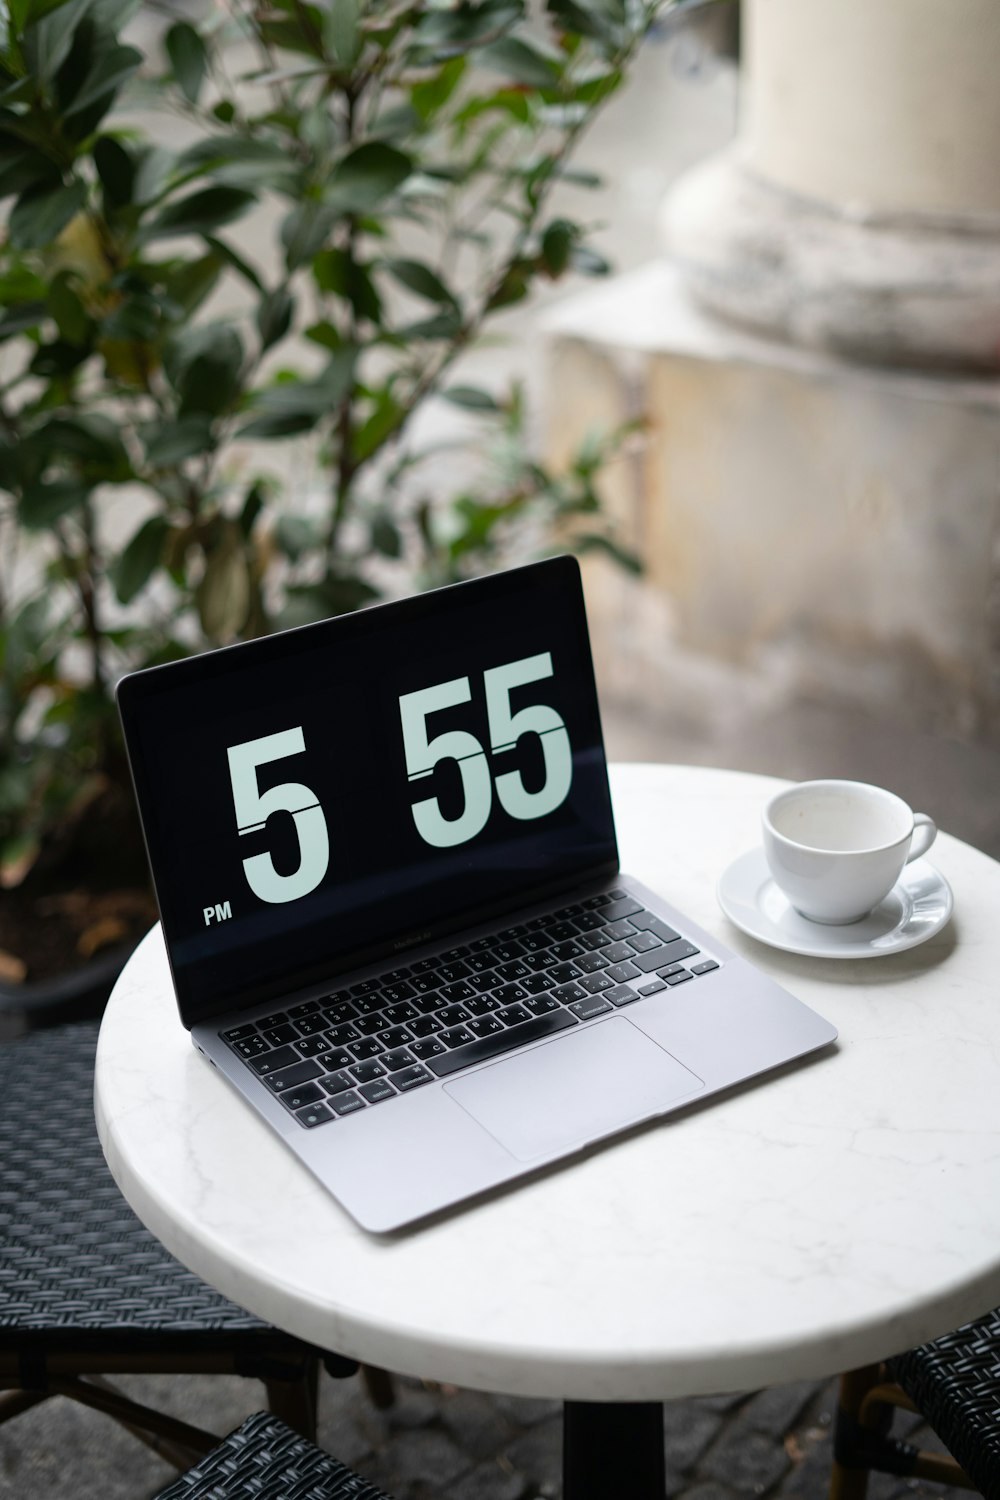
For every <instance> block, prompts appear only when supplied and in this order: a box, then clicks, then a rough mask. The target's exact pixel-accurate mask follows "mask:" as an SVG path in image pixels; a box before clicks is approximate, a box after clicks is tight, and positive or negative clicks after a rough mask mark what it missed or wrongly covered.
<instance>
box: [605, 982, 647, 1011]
mask: <svg viewBox="0 0 1000 1500" xmlns="http://www.w3.org/2000/svg"><path fill="white" fill-rule="evenodd" d="M638 998H639V995H638V992H637V991H636V990H634V989H632V988H631V986H630V985H627V984H616V985H615V987H614V989H613V990H605V992H604V994H603V995H602V996H601V999H602V1000H610V1001H611V1004H612V1005H619V1006H621V1005H631V1004H632V1002H633V1000H638Z"/></svg>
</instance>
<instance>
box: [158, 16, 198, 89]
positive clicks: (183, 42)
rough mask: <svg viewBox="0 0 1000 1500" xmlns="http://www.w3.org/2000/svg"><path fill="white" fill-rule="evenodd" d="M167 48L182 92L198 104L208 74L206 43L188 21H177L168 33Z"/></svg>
mask: <svg viewBox="0 0 1000 1500" xmlns="http://www.w3.org/2000/svg"><path fill="white" fill-rule="evenodd" d="M166 48H167V56H168V57H169V58H170V66H171V68H172V69H173V72H174V77H175V78H176V79H177V82H178V83H179V84H180V87H181V92H182V93H183V95H184V97H185V99H187V100H188V102H189V103H191V104H197V102H198V95H199V93H200V91H201V86H202V84H203V83H204V81H205V74H206V73H207V72H208V53H207V52H206V50H205V43H204V42H203V41H202V39H201V37H200V36H199V34H198V32H197V31H196V30H195V29H194V27H193V26H192V25H191V24H190V23H189V22H188V21H175V22H174V24H173V25H172V26H171V28H170V30H169V31H168V32H167V35H166Z"/></svg>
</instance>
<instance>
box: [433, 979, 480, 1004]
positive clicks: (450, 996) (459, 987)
mask: <svg viewBox="0 0 1000 1500" xmlns="http://www.w3.org/2000/svg"><path fill="white" fill-rule="evenodd" d="M441 993H442V995H443V996H444V997H445V999H446V1000H447V1001H448V1003H449V1004H450V1005H457V1004H459V1003H460V1002H461V1001H462V1000H470V999H471V998H472V996H473V995H474V994H475V993H476V992H475V990H474V989H473V988H472V985H471V984H466V982H465V980H464V979H459V980H456V982H455V983H454V984H446V985H444V986H443V987H442V990H441Z"/></svg>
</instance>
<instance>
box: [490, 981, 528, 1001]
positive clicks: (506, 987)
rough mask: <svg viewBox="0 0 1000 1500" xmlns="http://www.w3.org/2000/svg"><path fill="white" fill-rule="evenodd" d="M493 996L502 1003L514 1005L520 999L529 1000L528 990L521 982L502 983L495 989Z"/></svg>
mask: <svg viewBox="0 0 1000 1500" xmlns="http://www.w3.org/2000/svg"><path fill="white" fill-rule="evenodd" d="M493 998H494V999H495V1000H499V1002H500V1004H501V1005H513V1004H514V1003H515V1002H516V1001H518V1000H527V998H528V991H527V990H526V989H524V988H523V987H522V986H521V985H519V984H502V985H501V986H500V988H499V989H497V990H494V991H493Z"/></svg>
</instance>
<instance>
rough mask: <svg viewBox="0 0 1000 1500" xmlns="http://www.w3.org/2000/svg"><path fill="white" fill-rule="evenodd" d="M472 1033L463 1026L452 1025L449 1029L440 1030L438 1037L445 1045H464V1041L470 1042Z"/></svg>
mask: <svg viewBox="0 0 1000 1500" xmlns="http://www.w3.org/2000/svg"><path fill="white" fill-rule="evenodd" d="M472 1038H473V1033H472V1032H471V1031H469V1030H468V1028H467V1027H465V1026H453V1027H452V1028H451V1030H450V1031H442V1033H441V1035H440V1036H439V1037H438V1039H437V1040H438V1041H439V1042H443V1043H444V1045H445V1046H446V1047H464V1045H465V1043H466V1042H471V1041H472Z"/></svg>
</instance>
